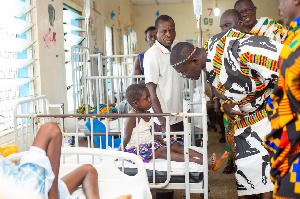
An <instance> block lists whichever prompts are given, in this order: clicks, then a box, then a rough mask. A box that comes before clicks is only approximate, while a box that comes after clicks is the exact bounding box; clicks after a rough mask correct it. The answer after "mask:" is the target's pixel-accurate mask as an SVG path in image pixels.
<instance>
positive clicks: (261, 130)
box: [234, 118, 274, 196]
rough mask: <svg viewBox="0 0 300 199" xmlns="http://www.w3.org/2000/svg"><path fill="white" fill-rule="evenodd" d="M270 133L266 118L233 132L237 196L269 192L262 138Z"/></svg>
mask: <svg viewBox="0 0 300 199" xmlns="http://www.w3.org/2000/svg"><path fill="white" fill-rule="evenodd" d="M270 131H271V125H270V121H269V120H268V118H264V119H263V120H261V121H259V122H257V123H255V124H253V125H251V126H248V127H245V128H241V129H236V130H235V136H234V139H235V142H236V147H235V150H236V161H235V166H236V168H235V171H236V172H235V178H236V184H237V191H238V195H239V196H243V195H253V194H260V193H265V192H270V191H272V190H273V189H274V184H273V182H272V181H271V179H270V159H269V155H268V152H267V150H266V149H265V148H264V142H263V138H264V136H265V135H267V134H268V133H269V132H270Z"/></svg>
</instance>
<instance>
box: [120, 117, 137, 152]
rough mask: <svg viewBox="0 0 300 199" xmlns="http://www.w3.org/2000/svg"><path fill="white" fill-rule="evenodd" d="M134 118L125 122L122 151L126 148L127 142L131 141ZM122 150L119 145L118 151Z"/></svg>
mask: <svg viewBox="0 0 300 199" xmlns="http://www.w3.org/2000/svg"><path fill="white" fill-rule="evenodd" d="M135 119H136V118H135V117H129V118H127V119H126V120H125V129H124V134H125V135H124V140H123V149H124V148H125V147H126V146H127V144H128V142H129V141H130V139H131V135H132V131H133V128H134V127H135ZM121 150H122V146H121V144H120V146H119V148H118V151H121Z"/></svg>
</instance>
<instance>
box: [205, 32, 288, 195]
mask: <svg viewBox="0 0 300 199" xmlns="http://www.w3.org/2000/svg"><path fill="white" fill-rule="evenodd" d="M281 48H282V45H281V44H279V43H278V42H275V41H273V40H270V39H269V38H267V37H263V36H252V35H246V34H244V33H241V32H238V31H236V30H229V31H228V32H226V33H220V34H217V35H215V36H214V37H212V38H211V39H210V40H209V41H208V42H207V44H206V46H205V50H206V51H207V54H208V56H207V64H206V71H207V80H208V82H209V83H210V84H211V85H212V86H214V87H215V88H216V89H217V91H218V92H220V93H221V94H223V95H225V96H226V97H227V98H228V99H230V100H232V101H233V102H234V103H236V104H238V105H240V110H241V111H243V112H246V113H249V116H248V117H245V118H243V119H242V120H241V121H240V122H236V121H235V122H234V123H235V124H234V126H235V137H234V139H235V141H236V169H235V170H236V173H235V175H236V180H237V189H238V195H239V196H242V195H253V194H259V193H264V192H269V191H271V190H272V189H273V187H274V185H273V183H272V182H271V180H269V172H268V170H267V169H268V168H269V167H268V164H269V160H268V158H267V157H268V156H267V151H266V149H265V148H264V146H263V141H262V139H263V137H264V136H265V135H266V134H267V133H269V132H270V129H271V128H270V123H269V122H268V119H267V115H266V112H265V111H264V109H263V107H264V105H265V103H266V100H267V98H268V97H269V95H270V93H271V92H272V89H271V86H270V85H272V84H273V82H274V81H276V80H277V77H278V73H277V60H278V58H279V53H280V50H281ZM260 126H261V128H259V127H260ZM255 165H256V166H255Z"/></svg>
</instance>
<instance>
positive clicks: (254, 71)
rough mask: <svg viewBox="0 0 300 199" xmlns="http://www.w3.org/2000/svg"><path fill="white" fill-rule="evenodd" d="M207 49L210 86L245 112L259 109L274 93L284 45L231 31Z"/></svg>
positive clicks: (212, 40) (220, 36)
mask: <svg viewBox="0 0 300 199" xmlns="http://www.w3.org/2000/svg"><path fill="white" fill-rule="evenodd" d="M205 48H206V49H207V53H208V56H207V63H206V71H207V72H206V73H207V81H208V83H210V84H211V85H212V86H214V87H215V88H216V89H217V91H218V92H220V93H221V94H223V95H225V96H226V97H227V98H228V99H230V100H231V101H233V102H234V103H237V104H238V105H241V106H240V109H241V111H244V112H247V113H253V112H255V111H256V110H258V109H259V108H260V107H261V106H262V105H263V104H264V102H265V99H266V98H267V97H268V96H269V95H270V94H271V91H272V89H271V88H269V85H271V84H272V83H273V82H275V81H276V80H277V78H278V73H277V62H278V61H277V60H278V58H279V54H280V50H281V48H282V44H280V43H278V42H275V41H273V40H271V39H269V38H267V37H262V36H256V35H246V34H244V33H240V32H238V31H237V30H233V29H231V30H229V31H228V32H226V33H220V34H217V35H215V36H214V37H212V38H211V39H210V40H209V41H208V43H207V45H206V46H205Z"/></svg>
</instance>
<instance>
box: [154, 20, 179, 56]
mask: <svg viewBox="0 0 300 199" xmlns="http://www.w3.org/2000/svg"><path fill="white" fill-rule="evenodd" d="M155 28H156V31H157V34H156V36H157V41H159V43H160V44H162V45H163V46H165V47H166V48H167V49H169V50H171V45H172V44H173V41H174V39H175V36H176V31H175V23H174V20H173V19H172V18H171V17H170V16H168V15H160V16H159V17H158V18H157V19H156V20H155Z"/></svg>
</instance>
